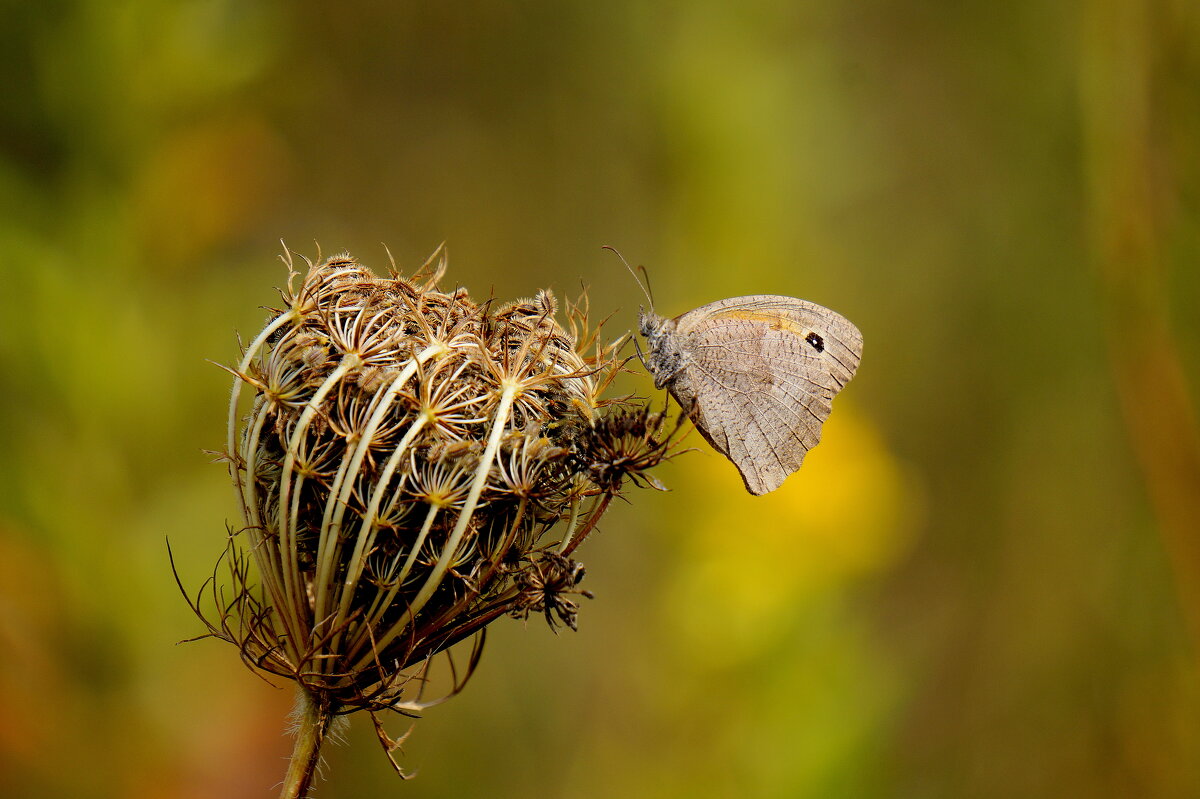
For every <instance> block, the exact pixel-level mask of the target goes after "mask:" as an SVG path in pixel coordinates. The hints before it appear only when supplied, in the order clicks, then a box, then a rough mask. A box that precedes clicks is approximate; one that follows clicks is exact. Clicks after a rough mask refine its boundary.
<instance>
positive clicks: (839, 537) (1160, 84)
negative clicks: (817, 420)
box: [0, 0, 1200, 799]
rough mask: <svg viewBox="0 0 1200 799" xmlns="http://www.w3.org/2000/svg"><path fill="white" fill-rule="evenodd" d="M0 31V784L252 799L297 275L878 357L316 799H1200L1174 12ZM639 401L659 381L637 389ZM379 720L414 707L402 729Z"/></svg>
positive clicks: (502, 6) (268, 706)
mask: <svg viewBox="0 0 1200 799" xmlns="http://www.w3.org/2000/svg"><path fill="white" fill-rule="evenodd" d="M2 5H3V19H4V22H3V24H2V25H0V82H2V84H3V87H4V90H3V94H2V96H0V413H2V417H0V420H2V421H0V452H3V454H4V457H3V458H0V795H3V796H5V797H13V798H14V799H15V798H16V797H22V798H23V797H60V796H61V797H79V798H80V799H90V798H91V797H105V798H107V797H131V798H132V799H141V798H143V797H145V798H149V797H184V798H187V797H212V796H222V797H235V798H236V797H260V796H271V795H274V792H273V789H272V787H271V786H272V785H275V784H276V783H277V782H278V781H279V780H280V778H281V777H282V774H283V769H284V760H283V758H284V757H285V756H286V754H287V753H288V751H289V750H290V740H289V739H288V738H287V737H286V735H285V716H286V714H287V713H288V711H289V709H290V706H291V702H292V695H291V690H290V688H289V687H288V686H281V687H272V686H270V685H268V684H266V683H265V682H263V681H261V680H259V679H257V678H255V677H254V676H252V675H251V674H250V673H249V672H248V671H246V670H245V669H244V667H243V666H242V665H241V664H240V662H239V661H238V658H237V656H236V652H235V651H234V650H233V649H232V648H230V647H228V646H226V645H224V644H220V643H216V642H212V641H202V642H198V643H191V644H184V645H176V642H177V641H179V640H180V639H183V638H187V637H189V636H192V635H196V634H198V633H199V632H201V628H200V626H199V624H198V622H197V621H196V620H195V619H194V618H193V617H192V616H191V615H190V612H189V610H188V609H187V607H186V605H185V604H184V602H183V601H182V599H181V598H180V597H179V595H178V592H177V589H176V586H175V584H174V582H173V579H172V576H171V571H170V568H169V566H168V562H167V555H166V543H165V542H166V539H167V538H168V537H169V538H170V541H171V544H172V546H173V548H174V550H175V553H176V558H177V560H178V563H179V568H180V572H181V576H182V578H183V579H184V581H185V583H187V584H188V585H189V586H193V587H194V586H196V585H198V584H199V582H200V581H201V580H202V579H203V577H204V576H205V575H206V574H207V573H208V570H209V568H210V567H211V564H212V563H213V561H214V560H215V558H216V557H217V555H218V554H219V552H220V550H221V548H222V545H223V540H224V536H225V525H226V523H227V522H232V521H233V520H235V519H236V516H237V511H236V507H235V503H234V499H233V492H232V491H231V489H230V486H229V480H228V477H227V475H226V473H225V470H224V468H223V467H222V466H220V465H219V464H217V465H215V464H213V463H211V458H210V456H208V455H205V454H204V453H203V451H202V450H204V449H206V448H219V447H220V446H221V445H222V442H223V440H224V429H223V423H224V413H225V410H224V409H225V401H226V396H227V390H228V378H227V376H226V375H225V373H223V372H222V371H220V370H219V369H217V368H216V367H215V366H213V365H211V364H209V363H207V362H206V359H211V360H213V361H218V362H225V363H228V362H230V361H232V360H233V359H234V358H235V355H236V352H237V339H236V337H235V331H240V332H241V333H242V334H243V335H247V334H253V333H254V332H255V331H256V330H257V329H258V327H259V326H260V325H261V324H262V323H263V321H264V319H265V313H264V311H263V310H261V306H263V305H266V304H269V303H270V302H271V301H272V300H273V299H275V294H274V292H273V287H274V286H276V285H279V284H281V283H282V282H283V281H284V279H285V271H284V268H283V267H282V265H281V264H280V262H279V260H278V257H277V256H278V254H279V253H280V252H281V249H282V247H281V244H280V240H281V239H283V240H284V241H286V243H287V245H288V246H289V247H291V248H292V249H294V250H296V251H298V252H300V253H304V254H307V255H309V256H312V257H316V256H317V253H318V246H319V247H320V250H321V252H323V253H324V254H325V255H329V254H332V253H334V252H338V251H343V250H345V251H349V252H351V253H353V254H354V255H356V256H357V257H358V258H360V259H361V260H363V261H364V262H366V263H368V264H373V265H375V266H376V267H377V269H380V270H381V271H382V269H383V268H385V267H386V265H387V263H388V255H387V250H385V246H384V245H385V244H386V246H387V248H390V251H391V253H392V254H393V255H394V256H395V258H396V261H397V263H398V265H399V266H400V267H401V268H402V269H412V268H415V267H416V266H418V265H419V264H420V263H421V262H422V261H423V260H424V258H425V256H426V255H427V254H428V253H429V252H431V251H432V250H433V249H434V248H435V247H436V246H437V245H438V244H439V243H441V242H443V241H445V242H446V243H447V245H448V248H449V252H450V268H451V271H450V274H449V276H448V281H449V282H451V283H458V284H462V285H464V286H467V287H469V288H470V289H471V291H472V292H473V294H474V295H475V296H479V297H485V296H487V295H488V294H489V293H490V292H494V293H495V295H496V296H498V297H501V298H507V297H516V296H528V295H531V294H532V293H533V292H534V291H535V290H536V289H537V288H539V287H542V286H548V287H552V288H554V289H555V290H557V291H558V292H559V293H560V295H574V294H576V293H577V292H578V290H579V288H580V285H581V284H587V285H589V286H590V295H591V301H592V305H593V308H595V309H596V310H597V311H598V312H600V313H601V314H603V313H607V312H609V311H615V312H616V315H615V316H614V318H613V321H612V323H611V327H610V329H611V330H612V331H613V334H614V335H615V334H617V333H619V332H621V331H623V330H625V329H627V328H629V327H631V326H632V325H633V324H634V323H635V319H636V311H637V306H638V305H639V304H642V303H643V302H644V299H643V298H642V296H641V294H640V292H639V290H638V289H637V287H636V285H634V283H633V281H632V280H631V279H630V278H629V276H628V274H627V273H626V272H625V270H624V268H623V267H621V266H620V264H619V262H618V261H616V259H615V258H614V257H612V256H611V255H610V254H609V253H606V252H603V251H602V250H601V249H600V247H601V245H605V244H608V245H615V246H617V247H619V248H620V249H622V250H623V251H624V253H625V254H626V256H627V257H628V258H629V259H630V260H631V261H633V262H635V263H643V264H645V265H647V266H648V268H649V271H650V276H651V279H652V282H653V287H654V289H655V292H656V298H657V307H658V310H659V311H660V312H662V313H665V314H668V315H674V314H678V313H682V312H683V311H686V310H688V309H691V308H693V307H696V306H697V305H700V304H702V303H704V302H708V301H712V300H714V299H718V298H721V297H726V296H732V295H737V294H749V293H780V294H791V295H795V296H801V297H805V298H807V299H811V300H814V301H817V302H820V303H822V304H825V305H828V306H830V307H832V308H834V309H836V310H838V311H841V312H842V313H844V314H845V315H847V316H848V317H850V318H851V319H853V320H854V321H855V322H856V323H857V324H858V326H859V327H860V328H861V329H862V331H863V333H864V336H865V339H866V347H865V357H864V360H863V364H862V368H861V370H860V372H859V376H858V377H857V379H856V380H855V381H854V383H852V384H851V385H850V387H849V388H848V389H847V390H846V391H845V392H844V393H843V394H842V395H841V396H840V397H839V398H838V400H837V403H836V411H835V413H834V415H833V418H832V420H831V421H830V423H829V425H828V426H827V432H826V438H825V442H824V443H822V445H821V446H820V447H819V448H818V449H817V450H816V451H815V452H814V453H813V454H812V455H811V456H810V458H809V459H808V461H807V462H806V465H805V467H804V470H803V472H802V473H801V474H799V475H797V476H795V477H793V478H791V479H790V480H789V481H788V482H787V483H786V484H785V486H784V487H783V488H782V489H781V490H779V491H778V492H776V493H775V494H772V495H770V496H768V497H765V498H761V499H754V498H750V497H748V496H746V495H745V494H744V492H743V490H742V488H741V484H740V481H739V480H738V478H737V475H736V472H735V471H734V469H733V467H732V466H730V465H729V464H727V463H726V462H725V461H723V460H722V459H721V458H719V457H718V456H716V455H715V454H713V453H711V452H710V451H708V450H707V448H706V447H705V445H704V442H703V441H702V440H701V439H700V438H699V436H697V435H693V437H692V438H691V443H692V444H694V445H695V446H696V448H697V451H696V452H692V453H689V454H687V455H685V456H682V457H680V458H679V459H677V460H676V461H674V462H673V463H671V464H669V465H667V466H665V467H663V468H662V469H660V470H659V471H658V477H659V478H660V479H661V480H662V481H663V482H665V483H666V484H667V485H669V486H670V488H671V489H672V490H671V491H670V492H669V493H657V492H653V491H643V492H635V493H634V494H633V495H632V502H631V503H629V504H628V505H623V506H621V507H616V508H614V510H613V511H612V512H611V514H610V516H608V517H607V518H606V521H605V523H604V524H603V525H602V530H601V533H600V534H598V535H596V536H595V537H594V538H593V539H592V540H590V541H589V542H588V544H587V545H586V546H585V547H584V548H583V549H582V550H581V557H582V560H583V561H584V562H586V563H587V565H588V579H587V586H588V587H589V588H591V590H592V591H594V592H595V594H596V599H595V600H594V601H592V602H588V603H587V604H586V607H585V608H584V609H583V612H582V614H581V626H580V630H579V632H578V633H574V634H573V633H569V631H568V632H564V633H563V634H560V635H558V636H555V635H553V634H551V633H550V631H549V630H547V629H546V628H545V626H544V625H542V624H540V623H537V622H536V621H534V622H531V623H530V624H528V625H527V626H525V625H522V624H521V623H519V622H515V621H511V620H507V619H505V620H501V621H500V622H498V623H497V624H496V625H494V626H493V628H492V634H491V635H490V637H489V642H488V651H487V652H486V653H485V655H484V660H483V663H482V665H481V668H480V670H479V672H478V673H477V675H476V677H475V679H474V680H473V682H472V683H471V684H470V685H469V686H468V688H467V690H466V691H465V692H464V693H463V694H462V695H460V696H458V697H456V698H455V699H453V700H452V701H450V702H449V703H447V704H445V705H442V706H440V707H438V708H435V709H434V710H432V711H431V712H429V713H428V715H427V716H426V718H424V719H423V720H421V721H420V722H418V723H417V725H416V727H415V729H414V731H413V733H412V735H411V737H410V738H409V741H408V743H407V744H406V750H405V755H404V756H403V758H402V762H403V764H404V765H405V766H406V767H407V768H409V769H412V770H417V771H419V776H418V778H417V779H416V781H415V782H401V781H399V780H397V779H396V778H395V777H394V776H393V774H392V772H391V768H390V766H389V765H388V764H387V761H386V760H385V758H384V757H383V755H382V753H381V752H380V751H379V748H378V746H377V744H376V742H375V737H374V732H373V730H372V729H371V727H370V724H369V722H368V720H367V719H365V718H356V719H355V720H354V723H353V724H352V726H351V729H350V731H349V733H348V735H347V738H348V743H347V745H344V746H338V747H331V748H329V750H328V751H327V753H326V754H327V760H328V771H327V773H328V776H329V779H328V780H327V781H326V782H324V783H323V784H322V785H321V787H320V789H319V793H318V795H319V796H322V797H328V798H329V799H333V798H334V797H362V796H397V797H403V796H412V797H418V796H419V797H443V796H445V797H450V796H453V797H475V796H488V797H494V799H503V797H525V796H544V797H562V798H563V799H570V798H571V797H618V796H630V797H651V798H658V797H662V798H664V799H666V798H667V797H683V796H687V797H781V798H783V797H918V798H920V799H926V798H928V799H940V798H941V797H947V798H948V799H953V798H957V797H1062V796H1088V797H1129V796H1138V797H1196V796H1200V674H1198V669H1197V649H1196V647H1197V644H1198V643H1200V436H1198V434H1197V424H1196V414H1197V394H1196V392H1197V391H1198V390H1200V369H1198V368H1197V367H1198V366H1200V319H1198V315H1197V312H1196V308H1197V307H1200V267H1198V264H1200V146H1198V142H1200V5H1197V4H1196V3H1194V2H1192V1H1191V0H1075V2H1066V3H1047V2H1042V1H1041V0H1014V2H1006V3H994V2H983V1H982V0H980V1H976V0H969V1H968V2H961V1H960V0H955V1H954V2H950V1H949V0H945V1H943V0H935V1H934V2H924V3H915V2H907V1H906V0H854V2H850V1H848V0H813V2H791V3H789V2H776V1H772V0H749V1H748V2H739V3H729V2H723V1H721V0H695V1H694V2H688V3H678V2H677V3H644V2H630V1H629V0H613V2H606V3H596V2H585V1H584V0H558V1H557V2H550V1H548V0H541V1H540V2H538V1H535V2H524V3H516V2H500V1H499V0H481V1H479V2H461V3H437V4H435V3H378V2H365V1H358V2H343V3H336V4H335V3H324V2H315V1H314V0H303V1H302V2H293V3H285V2H282V0H253V1H251V2H246V1H245V0H104V2H99V1H98V0H93V1H91V2H87V1H85V0H77V1H74V2H71V1H68V0H54V1H53V2H42V3H23V2H19V0H10V1H9V2H4V3H3V4H2ZM627 388H630V389H631V390H636V391H639V392H642V393H643V394H650V393H651V392H652V391H653V389H652V386H651V384H650V381H649V379H648V378H645V377H644V376H642V377H640V378H634V377H631V378H630V382H629V384H628V385H627ZM405 728H406V724H405V723H403V721H402V720H397V723H396V724H393V729H392V732H393V733H399V732H402V731H403V730H404V729H405Z"/></svg>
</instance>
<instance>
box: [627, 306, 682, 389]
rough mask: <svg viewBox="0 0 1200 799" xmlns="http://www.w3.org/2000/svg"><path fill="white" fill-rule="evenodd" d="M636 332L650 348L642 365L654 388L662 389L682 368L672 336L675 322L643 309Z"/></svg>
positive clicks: (676, 344) (677, 348) (680, 356)
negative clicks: (644, 366) (648, 372)
mask: <svg viewBox="0 0 1200 799" xmlns="http://www.w3.org/2000/svg"><path fill="white" fill-rule="evenodd" d="M638 330H639V332H641V334H642V335H643V336H644V337H645V338H646V343H647V344H648V345H649V347H650V352H649V353H648V354H647V355H646V357H644V358H643V359H642V363H644V364H645V365H646V368H647V369H648V370H649V371H650V374H651V375H653V377H654V387H655V388H662V387H663V386H665V385H666V384H667V383H668V382H670V380H671V378H672V377H674V376H675V373H676V372H678V371H679V370H680V369H681V368H682V367H683V354H682V353H681V352H680V351H679V347H678V343H677V342H676V340H675V335H674V334H675V320H674V319H667V318H665V317H662V316H659V315H658V314H656V313H654V312H653V311H647V310H645V309H643V310H642V311H641V313H640V314H639V315H638Z"/></svg>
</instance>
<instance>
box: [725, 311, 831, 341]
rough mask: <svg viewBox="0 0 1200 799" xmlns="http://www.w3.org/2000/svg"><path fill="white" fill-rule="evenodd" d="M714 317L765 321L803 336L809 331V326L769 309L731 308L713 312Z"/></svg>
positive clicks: (774, 326) (773, 328)
mask: <svg viewBox="0 0 1200 799" xmlns="http://www.w3.org/2000/svg"><path fill="white" fill-rule="evenodd" d="M712 318H713V319H745V320H746V321H748V322H763V323H765V324H768V325H770V326H771V329H772V330H787V331H788V332H791V333H795V334H796V335H798V336H803V335H805V334H806V333H807V332H808V328H807V327H805V326H803V325H801V324H798V323H797V322H795V321H793V320H791V319H789V318H788V317H786V316H784V315H783V314H777V313H770V312H769V311H744V310H738V309H730V310H728V311H719V312H718V313H715V314H713V317H712Z"/></svg>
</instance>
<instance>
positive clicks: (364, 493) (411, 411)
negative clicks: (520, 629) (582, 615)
mask: <svg viewBox="0 0 1200 799" xmlns="http://www.w3.org/2000/svg"><path fill="white" fill-rule="evenodd" d="M288 265H289V268H290V267H291V262H290V260H289V261H288ZM444 269H445V259H444V256H443V255H442V254H441V253H440V252H439V253H435V257H434V258H432V259H431V262H430V263H428V264H426V267H424V268H423V269H422V270H421V271H420V272H418V274H417V275H414V276H412V277H410V278H407V279H406V278H403V277H401V276H399V275H398V274H395V273H394V272H393V274H391V275H390V276H389V277H387V278H378V277H376V276H375V275H374V274H372V273H371V272H370V271H369V270H368V269H366V268H365V267H363V266H362V265H360V264H359V263H357V262H356V261H355V260H354V259H353V258H350V257H349V256H336V257H333V258H329V259H328V260H326V261H324V262H323V263H320V264H316V265H313V264H311V263H310V264H308V270H307V274H305V275H304V276H303V278H302V280H301V281H300V284H299V286H298V287H296V288H293V284H294V283H295V282H296V278H298V277H300V276H299V275H298V274H297V273H296V272H294V271H292V272H291V273H290V275H289V281H288V288H287V290H285V291H283V292H282V300H283V305H282V307H281V308H279V309H277V310H275V312H274V314H273V316H272V318H271V320H270V322H269V323H268V324H267V326H266V327H265V328H264V329H263V330H262V332H260V333H259V334H258V335H257V336H256V337H255V338H254V340H253V341H252V342H251V343H250V345H249V346H248V347H247V348H246V350H245V352H244V354H243V357H242V359H241V361H240V363H239V364H238V365H237V366H236V367H235V368H233V369H231V370H230V371H232V372H233V374H234V376H235V378H234V385H233V393H232V397H231V400H230V407H229V437H228V442H227V452H226V453H225V457H226V458H227V460H228V463H229V468H230V473H231V475H232V477H233V482H234V485H235V486H236V488H237V494H238V497H239V499H240V502H241V509H242V514H243V517H244V527H243V528H242V529H241V530H240V532H239V533H238V534H237V535H235V536H233V537H232V540H231V546H230V549H229V551H228V564H229V567H230V574H231V579H232V586H231V590H232V594H227V593H226V592H225V589H224V588H221V587H219V584H220V583H221V581H220V580H218V579H216V577H215V575H214V579H213V580H212V581H211V583H210V584H209V586H208V587H207V590H208V592H209V596H210V599H211V600H212V601H213V603H214V605H215V607H216V610H215V615H214V613H213V612H210V613H209V618H208V619H207V620H206V623H207V624H208V627H209V634H210V635H212V636H215V637H218V638H221V639H224V640H227V641H230V642H232V643H234V644H235V645H237V646H238V647H239V649H240V651H241V653H242V656H243V658H244V659H245V661H246V662H247V663H248V664H249V665H250V666H252V667H253V668H255V669H257V670H260V671H263V672H267V673H269V674H273V675H278V676H282V677H286V678H288V679H291V680H294V681H296V682H297V683H298V684H299V685H300V686H301V687H302V688H303V691H302V696H303V697H305V698H306V700H307V702H308V705H306V707H307V708H309V710H310V711H311V714H312V715H313V717H314V718H315V719H317V722H316V724H317V726H319V723H320V720H321V719H322V718H323V719H325V720H326V721H325V722H324V723H325V725H326V726H327V723H328V718H329V717H330V716H331V715H332V714H336V713H346V712H350V711H352V710H356V709H365V710H367V711H369V712H371V713H372V715H373V716H374V714H376V713H377V712H378V711H382V710H385V709H390V710H397V711H400V712H405V713H410V714H415V713H416V712H417V711H419V710H420V709H422V708H423V707H424V706H426V704H428V703H426V702H424V700H423V698H422V694H421V686H423V685H424V684H425V683H426V680H425V679H424V676H425V675H424V671H425V669H427V668H428V665H429V663H430V661H431V658H432V657H433V656H434V655H435V654H437V653H439V652H442V651H444V650H446V649H447V648H448V647H450V646H451V645H453V644H455V643H456V642H458V641H461V640H463V639H465V638H467V637H469V636H471V635H473V634H475V633H477V632H479V631H481V630H482V629H483V627H484V626H485V625H486V624H488V623H489V622H491V621H493V620H494V619H496V618H499V617H500V616H503V615H506V614H507V615H517V616H522V617H524V616H528V614H529V613H530V612H538V613H543V614H544V615H545V616H546V618H547V620H548V621H549V622H550V624H551V626H552V627H553V626H554V625H555V617H557V619H558V620H560V621H562V622H563V623H565V624H567V625H568V626H570V627H571V628H574V627H575V624H576V612H577V606H576V604H575V603H574V602H572V601H570V600H569V599H567V598H566V596H565V595H567V594H572V593H578V594H582V595H584V596H589V595H588V594H586V593H584V592H580V591H578V589H577V588H576V584H577V583H578V581H579V578H580V577H581V576H582V573H583V569H582V566H580V565H579V564H577V563H575V561H573V560H570V559H569V558H568V557H567V556H568V555H569V554H570V553H571V552H572V551H573V550H574V549H575V547H576V546H577V545H578V544H579V542H580V541H582V540H583V538H584V537H586V535H587V534H588V532H590V531H591V530H592V529H593V528H594V527H595V525H596V522H597V521H598V519H599V517H600V515H601V514H602V513H603V512H604V509H605V508H606V507H607V505H608V503H609V501H610V500H611V499H612V497H613V496H615V495H616V494H617V492H618V491H619V490H620V488H621V486H622V483H623V482H624V480H625V478H630V479H632V480H633V481H634V482H642V483H644V482H645V481H647V480H648V479H649V478H648V477H647V476H646V474H645V473H646V470H648V469H650V468H652V467H653V466H655V465H657V464H658V463H659V462H661V461H662V460H663V459H664V458H666V457H667V455H668V450H669V448H670V441H669V439H670V436H668V435H664V434H663V416H662V415H661V414H651V413H649V412H648V411H638V410H629V409H622V408H617V409H616V410H611V409H609V408H608V407H607V406H609V405H610V404H612V401H609V400H603V399H601V394H602V393H603V391H604V390H605V389H606V388H607V386H608V384H609V383H610V381H611V380H612V378H613V376H614V375H615V373H616V372H617V371H618V369H619V368H620V366H621V365H622V363H623V362H622V361H621V360H620V359H619V357H618V352H617V350H618V348H619V345H620V344H621V343H622V342H621V341H620V340H618V341H616V342H612V343H610V344H607V345H606V344H603V343H601V341H600V338H599V331H598V330H596V331H589V330H588V325H587V312H586V308H585V307H584V306H583V305H582V303H581V304H577V305H574V306H570V307H569V308H568V316H569V324H568V326H567V327H566V328H564V327H563V326H561V325H560V324H559V323H558V322H557V321H556V320H555V312H556V310H557V303H556V301H555V299H554V297H553V296H552V295H551V294H550V293H549V292H547V291H542V292H539V293H538V294H537V296H535V297H534V298H533V299H532V300H525V301H520V302H516V303H512V304H509V305H505V306H503V307H499V308H495V307H492V305H491V304H490V303H487V304H483V305H477V304H476V303H474V302H472V301H471V299H470V298H469V297H468V296H467V293H466V291H465V290H462V289H459V290H456V291H453V292H449V293H448V292H444V291H442V290H440V289H439V288H438V287H437V284H438V280H439V279H440V278H441V276H442V274H443V272H444ZM247 388H249V389H250V390H251V393H252V394H253V396H252V398H250V400H249V402H247V401H245V400H244V399H243V395H244V394H246V393H247V391H246V389H247ZM251 562H252V563H253V566H254V569H253V570H251V568H250V564H251ZM254 573H256V574H257V577H255V576H254ZM193 607H194V608H195V609H196V610H197V612H198V613H200V612H201V603H200V601H199V598H197V599H196V600H194V601H193ZM201 615H202V617H203V616H204V614H201ZM477 657H478V649H476V650H475V651H474V652H473V654H472V655H471V658H470V667H469V668H468V669H467V675H469V673H470V670H471V668H473V666H474V664H475V662H476V660H477ZM463 680H465V677H463V678H461V679H456V683H457V684H456V687H455V690H457V688H459V687H461V684H462V682H463ZM376 721H377V729H378V730H379V731H380V735H381V740H384V741H385V743H386V744H388V746H389V750H390V749H392V748H395V742H393V741H391V740H390V739H388V738H387V737H386V735H385V734H384V733H383V732H382V727H381V726H379V725H378V719H377V720H376ZM323 729H324V728H320V729H319V731H318V733H317V734H316V746H317V747H319V744H320V733H321V732H323ZM302 742H303V741H302V740H299V741H298V743H297V753H298V754H297V759H299V757H300V747H301V743H302ZM305 756H307V754H306V755H305ZM313 757H315V754H314V755H313ZM293 766H294V767H295V763H293ZM289 779H290V778H289ZM286 790H287V789H286V788H285V794H286ZM297 790H298V791H300V792H302V791H303V790H305V788H304V787H301V788H299V789H297ZM293 795H300V793H295V794H293Z"/></svg>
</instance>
